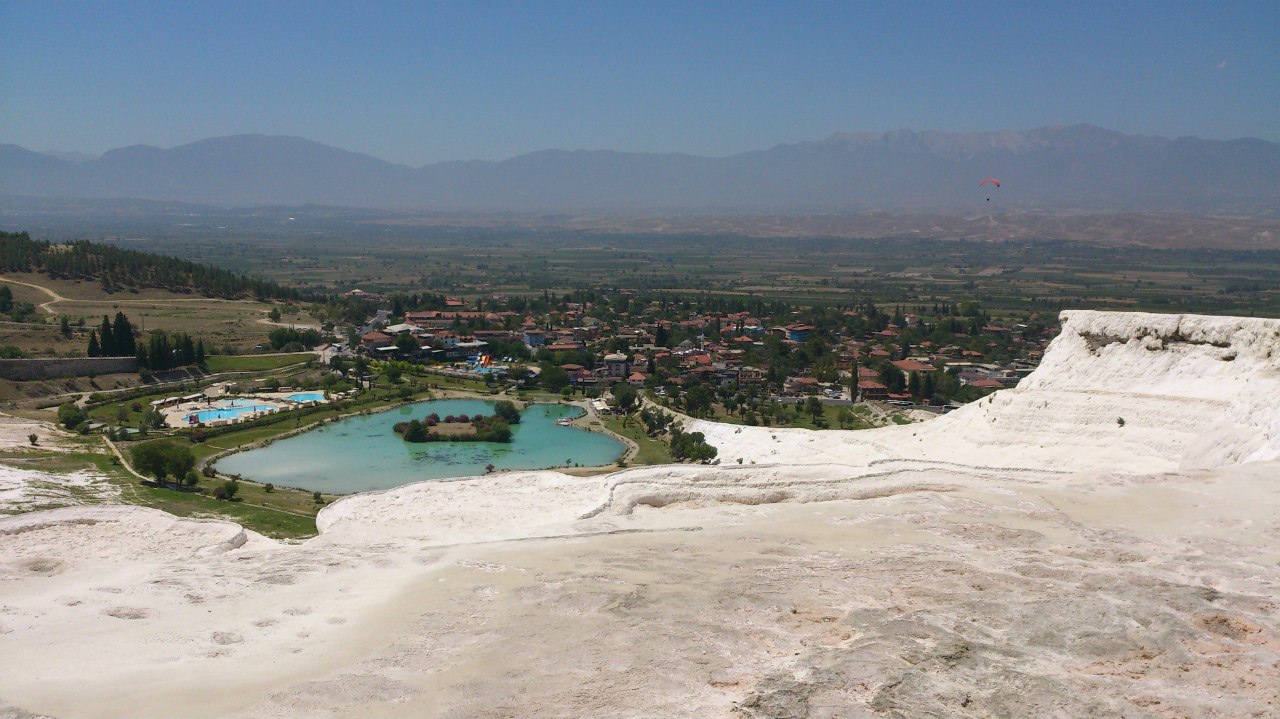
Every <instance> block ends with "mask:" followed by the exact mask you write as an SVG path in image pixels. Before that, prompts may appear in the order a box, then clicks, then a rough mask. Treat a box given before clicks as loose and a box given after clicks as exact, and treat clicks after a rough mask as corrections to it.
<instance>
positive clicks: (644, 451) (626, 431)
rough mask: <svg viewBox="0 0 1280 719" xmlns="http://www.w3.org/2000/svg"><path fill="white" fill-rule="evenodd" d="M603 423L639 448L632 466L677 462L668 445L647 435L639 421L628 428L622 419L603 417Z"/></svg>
mask: <svg viewBox="0 0 1280 719" xmlns="http://www.w3.org/2000/svg"><path fill="white" fill-rule="evenodd" d="M602 421H603V423H604V426H605V427H608V428H609V430H610V431H612V432H614V433H616V434H620V435H622V436H623V437H626V438H628V439H630V440H631V441H633V442H635V443H636V446H637V447H639V451H638V452H637V453H636V456H635V457H633V458H632V459H631V464H632V465H641V464H671V463H672V462H674V461H675V460H674V459H672V458H671V452H670V451H669V450H668V449H667V445H666V443H665V442H663V441H662V440H660V439H653V438H652V437H650V436H648V435H647V434H645V433H644V429H643V425H642V424H641V423H640V421H639V420H632V422H631V424H630V425H629V426H626V427H624V426H623V424H624V419H623V418H622V417H613V416H610V417H603V418H602Z"/></svg>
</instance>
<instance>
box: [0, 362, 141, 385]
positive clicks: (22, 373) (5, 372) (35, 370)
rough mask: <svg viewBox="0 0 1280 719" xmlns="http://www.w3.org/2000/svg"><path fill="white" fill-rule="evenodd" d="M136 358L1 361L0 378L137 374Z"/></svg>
mask: <svg viewBox="0 0 1280 719" xmlns="http://www.w3.org/2000/svg"><path fill="white" fill-rule="evenodd" d="M137 371H138V358H136V357H77V358H68V359H58V358H38V359H0V377H2V378H4V379H12V380H33V379H52V378H54V377H84V376H87V375H88V374H89V373H93V374H95V375H103V374H115V373H118V372H137Z"/></svg>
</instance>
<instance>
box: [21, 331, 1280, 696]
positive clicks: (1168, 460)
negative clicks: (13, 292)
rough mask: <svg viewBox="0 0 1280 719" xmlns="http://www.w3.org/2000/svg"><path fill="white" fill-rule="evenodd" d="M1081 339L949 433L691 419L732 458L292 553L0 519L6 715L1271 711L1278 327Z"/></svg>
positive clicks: (456, 500)
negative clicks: (821, 429) (822, 428)
mask: <svg viewBox="0 0 1280 719" xmlns="http://www.w3.org/2000/svg"><path fill="white" fill-rule="evenodd" d="M1064 320H1065V323H1064V327H1063V333H1062V335H1061V336H1060V337H1059V338H1058V339H1057V340H1055V341H1054V343H1053V344H1052V345H1051V347H1050V349H1049V351H1048V352H1047V353H1046V356H1045V358H1044V363H1043V364H1042V366H1041V367H1040V369H1038V370H1037V371H1036V372H1035V373H1034V374H1033V375H1031V376H1030V377H1028V378H1027V379H1026V380H1024V381H1023V383H1022V384H1021V385H1020V386H1019V387H1018V388H1016V389H1012V390H1005V391H1002V392H999V393H997V394H996V395H994V396H993V397H992V398H991V399H988V400H983V401H981V402H979V403H975V404H973V405H970V406H967V407H965V408H964V409H961V410H958V411H956V412H953V413H951V414H949V415H946V416H944V417H940V418H938V419H936V420H932V421H929V422H926V423H923V424H916V425H906V426H901V427H891V428H886V429H881V430H869V431H864V432H841V431H827V432H811V431H805V430H794V429H770V428H745V427H735V426H729V425H717V424H711V423H702V422H699V423H696V427H694V428H695V429H697V430H699V431H702V432H704V433H705V434H706V436H707V438H708V439H709V441H711V442H712V443H713V444H715V445H716V446H717V447H718V448H719V452H720V461H721V464H720V465H718V466H682V465H675V466H662V467H652V468H639V469H631V470H626V471H623V472H617V473H615V474H612V475H608V476H605V477H594V478H575V477H569V476H565V475H562V474H559V473H555V472H526V473H511V474H501V475H495V476H489V477H482V478H474V479H466V480H458V481H448V482H424V483H421V484H416V485H411V486H407V487H402V488H399V489H395V490H391V491H386V492H380V493H373V494H366V495H359V496H354V497H350V498H348V499H344V500H342V501H339V502H336V503H334V504H333V505H331V506H330V507H328V508H326V509H325V510H324V511H323V512H322V513H321V516H320V521H319V525H320V528H321V534H320V536H318V537H316V538H314V539H312V540H309V541H307V542H303V543H300V544H282V543H277V542H274V541H271V540H268V539H265V538H262V537H260V536H257V535H255V534H253V533H251V532H245V531H243V530H242V529H241V528H239V527H237V526H234V525H231V524H227V523H223V522H211V521H195V520H184V519H178V518H175V517H172V516H170V515H167V514H165V513H163V512H158V511H155V510H148V509H140V508H132V507H118V506H94V507H71V508H65V509H59V510H54V511H46V512H34V513H29V514H24V515H19V516H14V517H9V518H5V519H0V661H2V662H3V671H0V717H4V716H12V717H39V716H52V717H66V718H68V719H69V718H71V717H76V718H81V717H83V718H92V717H130V718H142V717H157V718H166V719H171V718H173V717H339V716H341V717H352V716H358V717H495V718H496V717H548V718H550V717H590V718H592V719H598V718H606V717H619V718H621V717H698V718H705V717H769V718H782V717H833V718H834V717H844V718H846V719H854V718H860V717H893V718H900V717H903V718H905V717H957V718H969V717H972V718H978V717H1064V718H1067V717H1069V718H1072V719H1075V718H1080V717H1130V718H1137V717H1151V718H1156V717H1161V718H1164V717H1169V718H1172V717H1224V718H1225V717H1232V718H1235V717H1274V716H1280V512H1278V511H1277V510H1278V509H1280V460H1278V458H1280V321H1276V320H1263V319H1243V318H1224V317H1198V316H1172V315H1146V314H1119V313H1097V312H1070V313H1066V314H1065V315H1064ZM1121 419H1123V423H1122V422H1120V421H1119V420H1121ZM739 459H741V460H742V461H741V463H739V461H738V460H739Z"/></svg>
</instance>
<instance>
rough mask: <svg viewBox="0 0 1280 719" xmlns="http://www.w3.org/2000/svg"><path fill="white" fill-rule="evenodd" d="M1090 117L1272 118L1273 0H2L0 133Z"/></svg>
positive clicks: (410, 131)
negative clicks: (1053, 0)
mask: <svg viewBox="0 0 1280 719" xmlns="http://www.w3.org/2000/svg"><path fill="white" fill-rule="evenodd" d="M1076 122H1089V123H1093V124H1097V125H1102V126H1104V127H1109V128H1114V129H1118V130H1123V131H1126V132H1138V133H1149V134H1159V135H1166V136H1180V135H1193V134H1194V135H1199V136H1201V137H1207V138H1233V137H1242V136H1253V137H1260V138H1263V139H1267V140H1272V141H1280V1H1278V0H1264V1H1263V2H1248V3H1229V2H1219V1H1217V0H1214V1H1212V2H1205V1H1199V2H1192V3H1175V2H1165V1H1162V2H1138V1H1136V0H1135V1H1132V2H1131V1H1128V0H1123V1H1121V2H1114V1H1110V2H1100V3H1085V2H1064V3H1060V4H1041V3H1028V2H1013V1H1012V0H1011V1H1009V2H1004V3H984V2H972V1H967V2H945V3H944V2H937V3H914V2H896V1H890V0H881V1H880V2H857V3H853V2H850V3H834V2H822V3H816V2H795V1H793V2H784V3H754V2H732V3H718V2H707V1H704V0H699V1H697V2H694V1H692V0H691V1H689V2H683V3H675V4H666V3H658V2H650V1H648V0H641V1H639V2H637V1H635V0H632V1H631V2H620V3H613V2H600V1H592V2H581V3H542V2H527V3H516V2H502V3H491V2H432V3H428V2H416V3H403V4H402V3H390V2H360V3H350V4H348V3H340V2H326V1H324V0H320V1H318V2H309V3H289V2H269V1H268V2H262V1H255V2H245V3H239V2H194V3H193V2H171V1H170V2H162V3H138V2H121V1H120V0H115V1H113V2H110V3H95V2H75V3H59V2H45V1H35V2H17V1H15V0H4V1H3V3H2V4H0V142H12V143H16V144H19V145H22V146H24V147H27V148H29V149H34V150H80V151H85V152H93V153H99V152H102V151H104V150H107V149H111V148H114V147H120V146H124V145H131V144H138V143H145V144H151V145H158V146H161V147H172V146H174V145H179V144H183V143H186V142H190V141H193V140H197V139H201V138H205V137H213V136H219V135H230V134H236V133H245V132H261V133H268V134H288V135H300V136H302V137H306V138H309V139H313V140H317V141H320V142H324V143H327V144H331V145H336V146H339V147H343V148H346V149H350V150H356V151H360V152H366V153H369V154H371V155H374V156H376V157H381V158H383V159H387V160H391V161H395V162H405V163H409V164H413V165H419V164H423V163H426V162H434V161H439V160H453V159H502V158H507V157H511V156H514V155H518V154H521V153H524V152H529V151H533V150H540V149H545V148H550V147H556V148H564V149H600V148H606V149H617V150H632V151H663V152H666V151H671V152H689V153H695V154H704V155H728V154H732V153H735V152H742V151H746V150H753V149H764V148H767V147H770V146H772V145H775V144H778V143H781V142H796V141H801V140H810V139H819V138H822V137H825V136H826V135H828V134H830V133H832V132H837V131H853V130H887V129H894V128H899V127H909V128H912V129H939V130H986V129H1000V128H1013V129H1026V128H1030V127H1036V126H1040V125H1052V124H1067V123H1076Z"/></svg>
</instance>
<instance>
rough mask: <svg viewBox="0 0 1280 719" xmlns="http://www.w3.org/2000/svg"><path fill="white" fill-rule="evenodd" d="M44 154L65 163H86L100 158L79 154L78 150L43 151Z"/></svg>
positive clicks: (84, 153)
mask: <svg viewBox="0 0 1280 719" xmlns="http://www.w3.org/2000/svg"><path fill="white" fill-rule="evenodd" d="M44 154H46V155H48V156H49V157H55V158H57V159H59V160H66V161H67V162H88V161H89V160H96V159H98V157H100V156H99V155H90V154H89V153H87V152H79V151H78V150H45V151H44Z"/></svg>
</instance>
